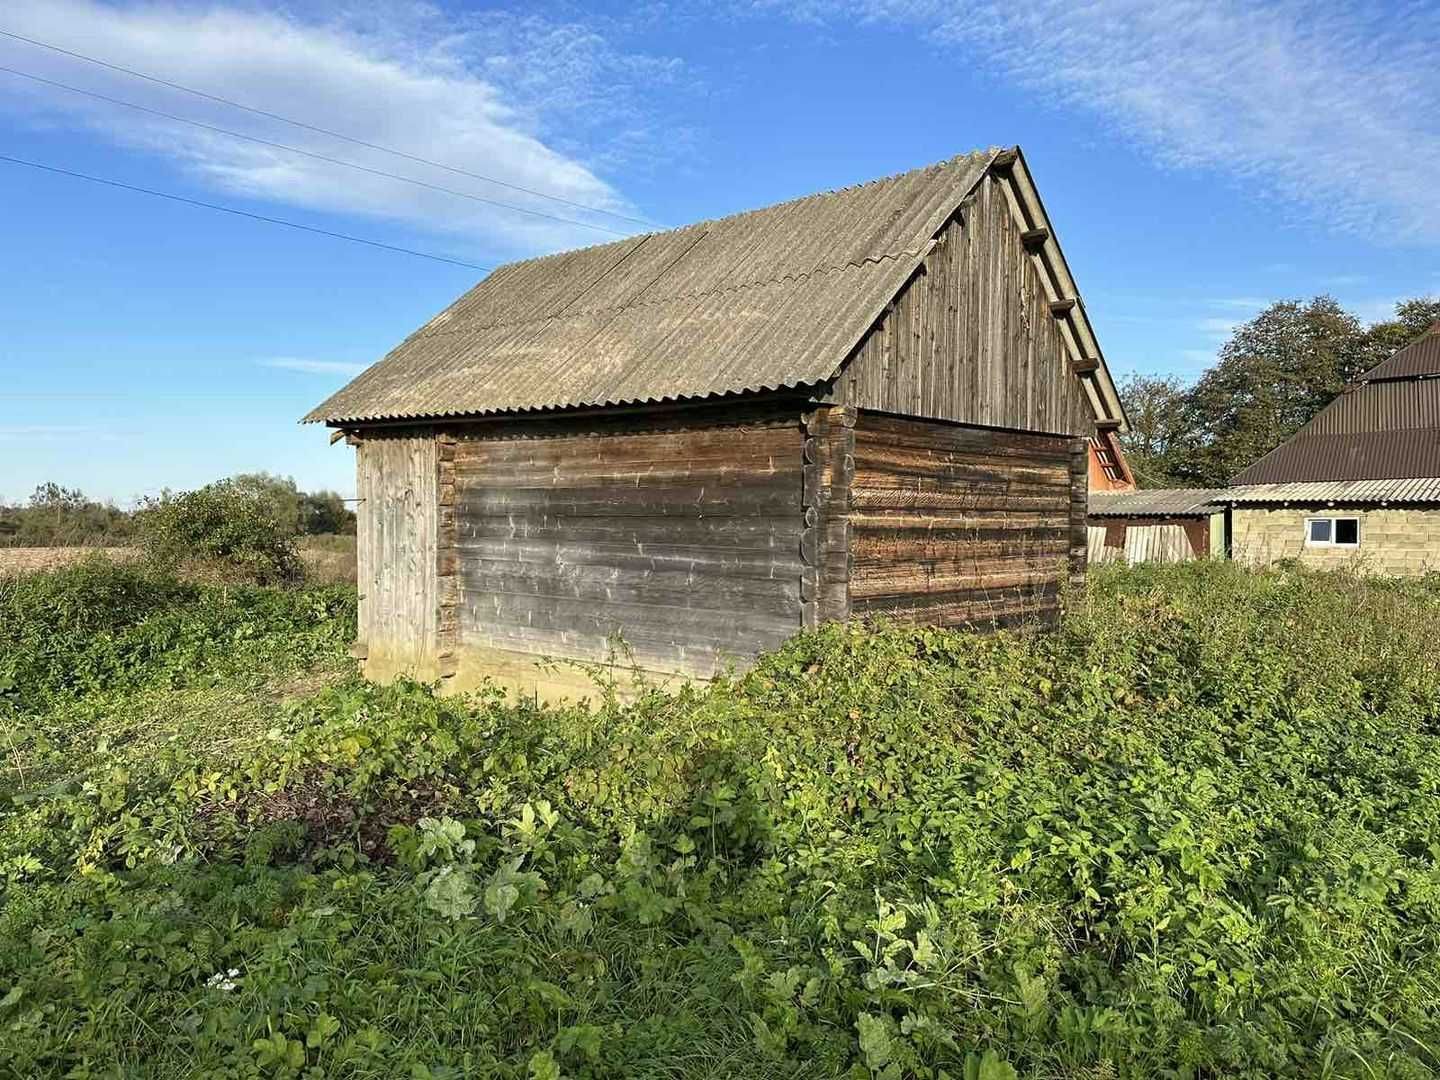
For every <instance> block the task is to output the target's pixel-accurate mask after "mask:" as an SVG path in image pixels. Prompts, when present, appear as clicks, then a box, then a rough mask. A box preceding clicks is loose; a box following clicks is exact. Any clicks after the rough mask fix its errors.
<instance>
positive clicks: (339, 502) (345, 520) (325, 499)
mask: <svg viewBox="0 0 1440 1080" xmlns="http://www.w3.org/2000/svg"><path fill="white" fill-rule="evenodd" d="M300 531H301V532H303V533H304V534H305V535H306V536H326V535H330V534H339V535H354V532H355V511H353V510H351V509H350V508H349V507H347V506H346V505H345V500H344V499H342V498H341V497H340V495H339V494H338V493H337V492H334V491H307V492H305V493H304V494H303V495H301V497H300Z"/></svg>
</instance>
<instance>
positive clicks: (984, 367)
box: [834, 176, 1094, 434]
mask: <svg viewBox="0 0 1440 1080" xmlns="http://www.w3.org/2000/svg"><path fill="white" fill-rule="evenodd" d="M1005 183H1006V181H1004V180H1003V179H1002V178H999V177H993V176H992V177H991V178H988V179H987V180H985V181H984V182H982V183H981V185H980V186H979V188H978V189H977V190H976V191H975V193H974V194H973V195H972V196H971V198H970V199H969V200H968V201H967V202H966V204H965V205H964V206H963V207H962V208H961V211H960V213H959V214H957V215H956V216H955V217H954V218H953V219H952V220H951V221H950V222H949V223H947V224H946V225H945V226H944V227H943V228H942V230H941V232H940V234H939V235H938V236H937V238H936V239H937V241H938V243H937V245H936V247H935V248H933V249H932V251H931V252H930V253H929V255H927V256H926V259H925V261H924V264H923V271H922V272H921V273H918V274H917V275H916V276H915V277H914V278H912V280H911V281H910V282H909V283H908V284H907V285H906V287H905V288H904V290H903V291H902V292H901V293H900V295H899V296H898V297H897V298H896V300H895V302H894V303H893V304H892V305H891V306H890V308H889V309H887V311H886V312H885V313H884V314H883V315H882V316H881V318H880V319H879V321H878V322H877V323H876V325H875V326H874V327H873V328H872V329H871V330H870V332H869V333H868V334H867V335H866V336H865V338H864V339H863V340H862V341H861V342H860V344H859V345H857V346H856V348H855V350H854V351H853V352H852V354H851V356H850V358H849V359H848V361H847V363H846V366H845V368H844V371H843V372H842V374H841V377H840V379H839V380H838V382H837V385H836V387H835V391H834V400H835V401H836V402H837V403H840V404H849V405H854V406H857V407H859V408H862V409H873V410H881V411H885V412H890V413H896V414H903V415H920V416H927V417H931V418H936V419H948V420H955V421H959V422H961V423H966V424H976V425H987V426H993V427H1003V428H1012V429H1020V430H1028V431H1041V432H1049V433H1055V434H1086V433H1088V432H1089V431H1090V430H1091V429H1092V427H1093V424H1094V418H1093V415H1092V413H1091V411H1090V407H1089V404H1088V402H1087V400H1086V398H1085V394H1084V391H1083V389H1082V386H1081V383H1080V380H1079V378H1077V377H1076V375H1075V373H1074V372H1072V371H1071V370H1070V365H1069V362H1068V359H1067V357H1068V352H1067V350H1066V347H1065V343H1064V340H1063V337H1062V333H1063V331H1062V328H1061V326H1060V325H1059V324H1060V322H1061V321H1063V320H1057V318H1056V315H1052V314H1051V309H1050V301H1051V297H1050V295H1049V293H1048V292H1047V288H1048V286H1047V284H1046V277H1045V273H1044V266H1043V264H1039V263H1037V258H1038V256H1037V255H1036V254H1035V252H1036V251H1040V252H1041V253H1042V254H1043V250H1044V239H1045V238H1042V237H1041V236H1040V233H1039V231H1037V230H1035V229H1034V228H1033V225H1032V224H1031V223H1027V222H1025V221H1019V222H1017V221H1016V219H1015V212H1014V210H1013V209H1012V206H1011V202H1010V197H1009V196H1008V195H1007V194H1006V192H1005V189H1004V184H1005ZM1067 299H1068V298H1067ZM1060 314H1062V315H1063V314H1065V313H1060Z"/></svg>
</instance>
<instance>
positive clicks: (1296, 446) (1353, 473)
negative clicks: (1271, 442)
mask: <svg viewBox="0 0 1440 1080" xmlns="http://www.w3.org/2000/svg"><path fill="white" fill-rule="evenodd" d="M1431 476H1440V324H1437V325H1436V326H1434V327H1432V328H1431V329H1430V330H1429V332H1427V333H1426V334H1425V335H1423V336H1422V337H1420V338H1419V339H1418V340H1416V341H1413V342H1411V343H1410V344H1409V345H1407V346H1406V347H1405V348H1403V349H1400V350H1399V351H1398V352H1396V353H1395V355H1393V356H1391V357H1390V359H1388V360H1386V361H1384V362H1383V363H1381V364H1379V365H1377V366H1376V367H1373V368H1371V369H1370V370H1369V371H1367V372H1366V373H1365V374H1364V375H1363V376H1361V378H1360V381H1358V382H1356V383H1355V384H1354V385H1353V386H1350V387H1347V388H1346V390H1345V392H1344V393H1342V394H1340V396H1339V397H1337V398H1336V399H1335V400H1334V401H1332V402H1330V404H1329V405H1326V406H1325V408H1323V409H1321V410H1320V411H1319V412H1318V413H1316V414H1315V417H1314V418H1313V419H1312V420H1311V421H1310V422H1309V423H1307V424H1306V425H1305V426H1304V427H1302V428H1301V429H1300V430H1299V431H1297V432H1296V433H1295V434H1294V435H1292V436H1291V437H1290V438H1289V439H1288V440H1286V441H1285V442H1283V443H1281V444H1280V445H1279V446H1277V447H1276V448H1275V449H1274V450H1271V451H1270V452H1269V453H1268V454H1266V455H1265V456H1264V457H1262V458H1261V459H1260V460H1259V461H1256V462H1255V463H1254V464H1252V465H1250V466H1249V467H1248V468H1246V469H1243V470H1241V471H1240V472H1239V473H1238V474H1236V476H1235V479H1234V480H1233V481H1232V482H1233V483H1235V484H1283V483H1301V482H1321V481H1327V482H1328V481H1341V480H1402V479H1413V478H1425V477H1431Z"/></svg>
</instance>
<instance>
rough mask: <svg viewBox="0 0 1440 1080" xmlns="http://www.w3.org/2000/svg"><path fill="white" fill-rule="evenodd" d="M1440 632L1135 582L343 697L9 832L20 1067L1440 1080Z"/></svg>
mask: <svg viewBox="0 0 1440 1080" xmlns="http://www.w3.org/2000/svg"><path fill="white" fill-rule="evenodd" d="M254 592H255V593H256V594H257V595H258V594H269V595H280V596H285V595H291V594H285V593H277V592H276V591H275V590H254ZM285 610H286V611H287V612H289V613H290V615H289V616H287V617H294V615H295V612H296V609H295V608H294V607H293V606H292V607H287V608H286V609H285ZM1437 614H1440V594H1437V593H1435V592H1433V591H1429V590H1425V589H1410V588H1399V587H1396V586H1394V585H1391V584H1388V583H1379V582H1365V581H1360V580H1356V579H1351V578H1345V577H1331V576H1323V575H1316V574H1310V573H1305V572H1300V571H1287V572H1278V573H1263V574H1250V573H1246V572H1244V571H1242V570H1240V569H1238V568H1235V567H1233V566H1229V565H1196V566H1187V567H1164V568H1134V569H1129V570H1119V571H1112V572H1107V573H1103V574H1097V575H1096V576H1095V578H1094V580H1093V582H1092V585H1091V587H1090V589H1089V591H1088V593H1087V594H1086V595H1085V596H1083V597H1077V598H1074V601H1073V602H1072V605H1071V610H1070V612H1069V614H1068V615H1067V617H1066V619H1065V621H1064V623H1063V625H1062V626H1061V627H1060V628H1059V629H1058V630H1056V631H1054V632H1050V633H1041V634H1035V635H1026V636H1016V635H1009V634H1002V635H995V636H991V637H977V636H973V635H970V634H965V633H958V632H953V631H945V630H933V629H916V628H907V627H897V626H887V625H882V626H877V627H863V626H843V627H842V626H828V627H825V628H822V629H821V630H819V631H816V632H811V633H806V634H802V635H799V636H797V637H796V638H794V639H793V640H791V641H790V642H789V643H787V644H786V645H785V646H784V647H783V648H781V649H780V650H778V651H776V652H775V653H773V654H771V655H769V656H767V657H765V658H764V659H763V660H762V661H761V662H760V663H759V665H758V666H757V667H756V668H755V669H754V670H753V671H752V672H750V673H749V674H747V675H745V676H744V677H742V678H735V679H722V680H719V681H717V682H716V683H714V684H712V685H709V686H707V687H703V688H694V689H688V690H685V691H682V692H680V693H677V694H675V695H664V694H660V693H646V694H644V695H642V696H641V697H640V698H638V699H637V700H635V701H634V702H632V703H630V704H621V703H618V702H615V701H610V700H604V701H602V702H601V703H600V704H599V705H598V706H597V707H595V708H579V707H575V708H563V709H542V708H537V707H533V706H520V705H511V704H506V703H505V702H504V700H503V699H502V698H501V697H500V696H499V695H497V694H493V693H482V694H478V695H475V696H471V697H468V698H459V697H450V698H444V697H439V696H437V695H436V694H435V693H434V691H433V689H432V688H431V687H427V686H421V685H417V684H413V683H405V682H401V683H398V684H395V685H392V686H384V687H381V686H371V685H366V684H363V683H360V682H358V681H353V680H352V681H345V682H342V683H340V684H338V685H335V686H333V687H330V688H328V689H326V690H324V691H322V692H320V693H318V694H315V695H311V696H301V697H297V698H295V699H293V700H292V701H291V702H290V703H289V704H288V705H286V706H285V707H284V708H282V709H279V710H277V711H276V714H275V715H274V717H273V722H272V723H271V725H270V727H269V730H268V731H266V732H265V733H264V735H263V737H257V738H254V739H252V740H251V741H250V742H248V743H247V744H246V745H244V746H243V747H242V748H240V749H238V750H237V751H236V752H234V753H233V754H232V755H231V756H230V758H229V759H227V760H224V761H219V760H217V758H216V756H215V755H214V754H212V753H193V752H173V753H167V754H161V755H154V756H153V757H150V758H146V759H145V760H144V762H143V765H142V764H141V763H140V762H139V761H138V760H137V759H135V758H133V757H132V758H127V759H125V761H124V763H123V767H116V766H115V765H114V764H113V763H112V764H109V765H107V764H103V763H102V764H97V765H94V766H90V767H88V768H87V770H86V771H84V772H82V773H80V774H79V775H71V777H70V779H69V780H68V781H67V783H66V784H65V785H64V786H61V787H59V788H57V789H56V790H54V791H52V792H49V793H47V794H44V795H41V796H37V797H34V798H32V799H30V801H27V802H26V803H25V804H24V806H23V807H18V808H17V810H16V811H15V812H14V814H13V815H12V819H11V822H10V823H9V824H7V825H5V826H4V831H0V868H3V869H5V870H7V871H8V873H9V874H10V885H9V889H10V891H9V893H8V894H7V897H6V902H5V904H4V907H3V910H0V986H5V987H9V989H8V991H7V993H6V994H5V995H4V996H3V997H0V1025H5V1027H4V1029H3V1031H4V1035H3V1037H0V1071H3V1070H6V1069H8V1070H10V1071H12V1072H14V1073H16V1074H19V1075H64V1074H66V1073H67V1072H68V1073H71V1074H80V1075H84V1074H85V1072H86V1070H90V1071H92V1072H96V1071H99V1070H98V1066H100V1064H101V1063H104V1065H105V1066H106V1067H111V1068H113V1069H114V1070H115V1071H118V1072H122V1073H128V1074H136V1075H182V1074H187V1073H206V1074H214V1075H233V1076H248V1075H257V1074H258V1075H279V1076H308V1075H316V1076H318V1075H325V1076H330V1075H338V1076H380V1075H386V1076H392V1075H410V1076H437V1075H445V1076H481V1077H497V1078H500V1077H506V1078H517V1080H518V1078H521V1077H533V1076H556V1075H565V1076H573V1077H577V1078H580V1077H630V1076H697V1077H698V1076H713V1075H732V1076H747V1077H748V1076H755V1077H794V1076H814V1077H821V1076H827V1077H828V1076H850V1077H854V1078H855V1080H879V1078H884V1080H898V1078H900V1077H921V1078H928V1080H940V1078H941V1077H951V1078H955V1080H959V1078H960V1077H966V1078H974V1080H1014V1078H1017V1077H1019V1076H1026V1077H1046V1078H1049V1077H1056V1078H1059V1077H1102V1076H1105V1077H1109V1076H1133V1077H1149V1076H1169V1077H1176V1078H1181V1077H1186V1078H1200V1077H1218V1076H1236V1077H1257V1078H1258V1077H1269V1076H1294V1077H1302V1076H1303V1077H1308V1076H1332V1077H1362V1076H1363V1077H1381V1076H1387V1077H1420V1076H1430V1075H1434V1073H1435V1071H1436V1070H1437V1068H1440V1009H1437V1002H1440V869H1437V867H1440V861H1437V860H1440V798H1437V796H1440V655H1437V653H1436V651H1435V650H1434V648H1433V643H1432V641H1431V637H1432V636H1433V626H1434V625H1435V622H1436V617H1437ZM194 616H195V617H198V616H199V611H198V609H196V611H195V612H194ZM157 617H158V616H151V617H150V619H147V620H144V622H149V621H151V620H152V619H154V618H157ZM283 625H284V621H283V619H281V618H280V612H278V611H277V612H276V613H275V621H274V622H273V623H272V622H271V620H270V616H268V615H267V616H264V617H262V618H261V619H260V620H258V622H257V627H256V630H255V633H257V634H258V635H259V636H261V637H265V638H267V639H268V638H271V637H272V636H274V637H276V640H280V639H283V638H284V637H285V636H287V635H291V634H294V635H299V634H300V633H301V631H300V630H298V629H290V630H286V631H285V632H284V633H283V634H280V635H273V634H272V631H273V630H274V628H276V627H280V626H283ZM262 627H269V629H264V628H262ZM280 660H281V658H280V657H276V658H275V659H274V662H275V663H277V664H278V663H279V662H280ZM221 662H222V658H221V657H219V656H216V655H206V656H198V657H197V658H196V659H195V660H193V661H192V662H190V663H188V664H187V665H186V667H185V670H186V671H187V672H189V673H190V677H192V678H196V677H203V676H204V674H205V673H206V672H207V671H213V670H216V667H215V666H216V665H217V664H220V663H221ZM97 715H98V714H92V715H91V717H90V719H89V722H92V723H101V724H106V723H109V722H110V721H109V720H107V719H104V718H103V717H100V718H99V719H97ZM214 723H215V724H216V725H217V726H223V725H225V724H226V718H225V717H223V716H217V717H216V718H215V719H214ZM7 859H8V862H6V861H5V860H7ZM27 859H28V861H27Z"/></svg>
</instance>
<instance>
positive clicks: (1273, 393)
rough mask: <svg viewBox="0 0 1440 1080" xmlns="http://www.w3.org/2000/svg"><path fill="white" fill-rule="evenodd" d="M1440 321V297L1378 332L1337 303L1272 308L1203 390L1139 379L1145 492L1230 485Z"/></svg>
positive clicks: (1399, 310)
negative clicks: (1356, 382)
mask: <svg viewBox="0 0 1440 1080" xmlns="http://www.w3.org/2000/svg"><path fill="white" fill-rule="evenodd" d="M1437 321H1440V297H1421V298H1417V299H1413V300H1403V301H1401V302H1399V303H1397V304H1396V305H1395V317H1394V318H1393V319H1387V320H1382V321H1380V322H1376V323H1371V324H1370V325H1369V326H1365V325H1363V324H1362V323H1361V321H1360V319H1359V318H1358V317H1357V316H1355V315H1354V314H1352V313H1351V312H1349V311H1346V310H1345V309H1344V308H1343V307H1341V306H1340V304H1339V303H1337V302H1336V301H1335V299H1334V298H1333V297H1329V296H1317V297H1315V298H1314V299H1313V300H1310V301H1309V302H1308V303H1303V304H1302V303H1300V302H1298V301H1294V300H1286V301H1282V302H1280V303H1276V304H1271V305H1270V306H1269V307H1268V308H1266V309H1265V310H1264V311H1262V312H1260V314H1258V315H1256V316H1255V317H1254V318H1253V319H1251V320H1250V321H1248V322H1245V323H1241V324H1240V325H1239V326H1237V327H1236V328H1235V330H1234V332H1233V333H1232V334H1231V336H1230V339H1229V340H1228V341H1227V342H1225V344H1224V345H1223V346H1222V347H1221V349H1220V354H1219V357H1218V358H1217V360H1216V362H1215V364H1214V365H1213V366H1211V367H1210V368H1208V369H1207V370H1206V371H1205V372H1204V373H1202V374H1201V376H1200V378H1199V379H1197V380H1196V381H1195V383H1194V384H1193V385H1191V386H1186V385H1184V384H1183V383H1181V382H1180V381H1179V380H1177V379H1175V378H1152V377H1149V376H1145V375H1134V376H1131V378H1130V379H1129V380H1128V381H1127V382H1126V383H1125V385H1124V386H1122V387H1121V396H1122V397H1123V398H1124V400H1125V410H1126V412H1127V414H1128V415H1129V417H1130V421H1131V424H1130V431H1129V432H1128V433H1127V434H1126V435H1125V436H1124V437H1123V438H1122V442H1123V444H1124V448H1125V456H1126V459H1127V460H1128V461H1129V463H1130V467H1131V469H1133V470H1134V472H1135V476H1136V479H1137V480H1138V481H1139V482H1140V485H1141V486H1142V487H1149V488H1157V487H1220V486H1223V485H1225V484H1228V483H1229V482H1230V478H1231V477H1233V476H1234V475H1235V474H1236V473H1237V472H1239V471H1240V470H1241V469H1243V468H1245V467H1246V466H1247V465H1250V464H1251V463H1252V462H1255V461H1258V460H1259V459H1260V458H1261V457H1263V456H1264V455H1265V454H1267V453H1269V452H1270V451H1271V450H1273V449H1275V447H1277V446H1279V445H1280V444H1281V443H1282V442H1284V441H1285V440H1286V439H1288V438H1289V437H1290V436H1291V435H1293V434H1294V433H1295V432H1296V431H1297V430H1299V428H1300V427H1302V426H1303V425H1304V424H1306V423H1307V422H1308V421H1309V420H1310V418H1311V417H1313V416H1314V415H1315V414H1316V413H1317V412H1319V411H1320V410H1321V409H1323V408H1324V407H1325V406H1326V405H1328V404H1329V403H1330V401H1331V400H1332V399H1333V398H1334V397H1335V396H1336V395H1337V394H1339V393H1340V391H1341V390H1342V389H1344V387H1345V386H1346V384H1348V383H1350V382H1353V381H1354V380H1355V379H1356V378H1357V377H1358V376H1359V375H1361V374H1363V373H1364V372H1366V371H1369V370H1370V369H1371V368H1372V367H1374V366H1375V365H1376V364H1378V363H1380V362H1381V361H1382V360H1385V359H1386V358H1388V357H1389V356H1390V355H1391V354H1392V353H1394V352H1396V351H1397V350H1399V349H1401V348H1404V347H1405V346H1406V345H1408V344H1409V343H1410V342H1412V341H1414V340H1415V339H1416V338H1418V337H1420V336H1421V335H1422V334H1424V333H1425V332H1426V331H1427V330H1428V329H1430V327H1431V325H1432V324H1434V323H1435V322H1437Z"/></svg>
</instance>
